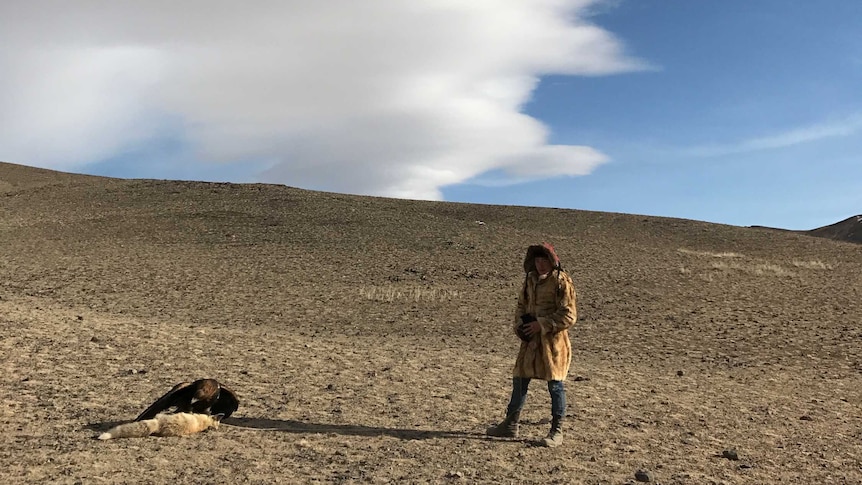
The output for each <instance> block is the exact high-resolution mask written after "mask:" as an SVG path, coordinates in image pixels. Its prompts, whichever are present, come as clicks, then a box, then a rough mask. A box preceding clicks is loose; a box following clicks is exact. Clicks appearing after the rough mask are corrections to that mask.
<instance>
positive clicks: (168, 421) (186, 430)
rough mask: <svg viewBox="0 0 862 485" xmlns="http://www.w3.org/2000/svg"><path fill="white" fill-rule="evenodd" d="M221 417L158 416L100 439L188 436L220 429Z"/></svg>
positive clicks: (135, 423) (130, 424)
mask: <svg viewBox="0 0 862 485" xmlns="http://www.w3.org/2000/svg"><path fill="white" fill-rule="evenodd" d="M221 417H222V416H221V415H220V414H219V415H215V416H209V415H207V414H194V413H176V414H158V415H156V417H155V418H153V419H145V420H142V421H133V422H131V423H126V424H121V425H119V426H115V427H113V428H111V429H110V430H108V431H106V432H104V433H102V434H100V435H99V439H100V440H110V439H115V438H143V437H145V436H150V435H154V436H186V435H190V434H194V433H200V432H201V431H206V430H207V429H209V428H213V429H218V425H219V421H220V420H221Z"/></svg>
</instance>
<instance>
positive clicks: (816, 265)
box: [792, 259, 832, 269]
mask: <svg viewBox="0 0 862 485" xmlns="http://www.w3.org/2000/svg"><path fill="white" fill-rule="evenodd" d="M792 264H793V266H796V267H797V268H803V269H832V265H831V264H829V263H824V262H823V261H799V260H796V259H794V260H793V261H792Z"/></svg>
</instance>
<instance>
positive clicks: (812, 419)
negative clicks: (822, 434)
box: [799, 414, 814, 421]
mask: <svg viewBox="0 0 862 485" xmlns="http://www.w3.org/2000/svg"><path fill="white" fill-rule="evenodd" d="M799 419H801V420H802V421H814V418H812V417H811V416H809V415H807V414H803V415H802V416H800V417H799Z"/></svg>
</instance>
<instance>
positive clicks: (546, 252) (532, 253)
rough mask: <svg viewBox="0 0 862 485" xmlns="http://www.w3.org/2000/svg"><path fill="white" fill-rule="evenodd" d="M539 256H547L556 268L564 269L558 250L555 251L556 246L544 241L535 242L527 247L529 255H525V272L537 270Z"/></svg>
mask: <svg viewBox="0 0 862 485" xmlns="http://www.w3.org/2000/svg"><path fill="white" fill-rule="evenodd" d="M539 257H541V258H547V259H548V261H550V262H551V264H552V265H553V266H554V268H555V269H562V266H560V258H559V257H557V252H556V251H554V246H551V244H550V243H546V242H543V243H542V244H535V245H533V246H530V247H528V248H527V255H526V256H524V272H525V273H529V272H530V271H535V270H536V258H539Z"/></svg>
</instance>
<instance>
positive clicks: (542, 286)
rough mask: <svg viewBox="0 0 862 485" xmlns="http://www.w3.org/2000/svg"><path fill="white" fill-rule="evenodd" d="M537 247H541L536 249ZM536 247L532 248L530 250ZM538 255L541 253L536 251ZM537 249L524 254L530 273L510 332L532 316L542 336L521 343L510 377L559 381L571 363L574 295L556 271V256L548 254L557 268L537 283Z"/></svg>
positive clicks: (563, 275)
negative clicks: (522, 318) (529, 315)
mask: <svg viewBox="0 0 862 485" xmlns="http://www.w3.org/2000/svg"><path fill="white" fill-rule="evenodd" d="M539 247H540V246H539ZM533 248H537V247H536V246H531V249H533ZM538 252H539V254H540V253H541V250H538ZM536 253H537V250H533V251H532V252H531V251H530V250H528V251H527V258H526V259H525V261H524V268H525V269H527V270H531V271H529V273H528V274H527V278H526V280H525V281H524V285H523V287H522V288H521V293H520V296H519V297H518V308H517V311H516V313H515V321H514V324H513V326H512V329H513V331H514V330H515V329H517V327H518V325H520V323H521V315H524V314H526V313H530V314H532V315H535V316H536V317H537V319H538V321H539V323H540V324H541V326H542V332H541V335H533V337H532V339H531V340H530V341H529V342H521V348H520V350H519V351H518V358H517V360H516V361H515V368H514V371H513V375H514V376H515V377H530V378H534V379H542V380H546V381H548V380H553V381H562V380H565V379H566V375H567V374H568V373H569V366H570V365H571V363H572V344H571V341H570V340H569V331H568V329H569V327H571V326H572V325H574V324H575V322H576V321H577V319H578V311H577V296H576V294H575V286H574V284H573V283H572V279H571V278H570V277H569V275H568V274H566V273H565V272H564V271H563V270H562V269H560V268H559V261H558V260H557V259H556V254H553V253H551V256H552V259H551V260H552V261H553V262H554V263H555V265H556V266H557V268H556V269H554V270H553V271H551V273H549V274H548V276H547V277H545V278H544V279H542V280H540V279H539V277H538V275H537V273H536V271H535V266H534V263H533V259H534V258H535V256H536V255H537V254H536Z"/></svg>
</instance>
